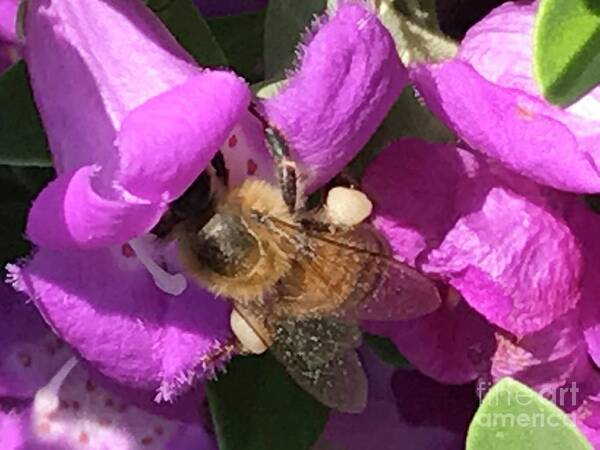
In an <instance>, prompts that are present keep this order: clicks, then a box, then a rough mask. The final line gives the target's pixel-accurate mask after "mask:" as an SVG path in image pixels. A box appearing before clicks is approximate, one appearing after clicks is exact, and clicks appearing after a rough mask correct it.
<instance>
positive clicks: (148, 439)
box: [142, 436, 154, 445]
mask: <svg viewBox="0 0 600 450" xmlns="http://www.w3.org/2000/svg"><path fill="white" fill-rule="evenodd" d="M152 441H154V439H152V437H150V436H144V437H143V438H142V445H150V444H152Z"/></svg>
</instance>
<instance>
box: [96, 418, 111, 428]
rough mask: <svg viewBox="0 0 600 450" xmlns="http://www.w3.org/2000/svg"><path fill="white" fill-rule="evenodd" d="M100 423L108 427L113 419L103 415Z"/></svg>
mask: <svg viewBox="0 0 600 450" xmlns="http://www.w3.org/2000/svg"><path fill="white" fill-rule="evenodd" d="M98 423H99V424H100V425H102V426H103V427H107V426H109V425H110V424H111V423H112V421H111V420H110V419H107V418H106V417H101V418H100V419H99V420H98Z"/></svg>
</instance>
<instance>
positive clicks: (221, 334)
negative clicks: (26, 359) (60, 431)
mask: <svg viewBox="0 0 600 450" xmlns="http://www.w3.org/2000/svg"><path fill="white" fill-rule="evenodd" d="M12 272H13V278H14V279H15V287H17V288H19V289H20V290H22V291H24V292H26V293H27V294H28V295H29V296H31V297H32V298H33V299H34V301H35V303H36V306H38V308H39V309H40V311H41V312H42V315H43V316H44V318H45V319H46V321H47V322H48V323H49V324H50V325H51V326H52V328H53V329H54V330H55V331H56V332H57V333H58V334H59V335H60V336H61V337H62V338H63V339H64V340H65V341H66V342H67V343H69V344H70V345H71V346H72V347H74V348H76V349H77V351H78V353H79V354H80V355H81V356H82V357H83V358H85V359H86V360H88V361H89V362H90V363H91V364H92V365H93V366H94V367H95V368H96V369H98V370H99V371H100V372H101V373H102V374H104V375H106V376H108V377H110V378H113V379H114V380H116V381H117V382H119V383H122V384H124V385H127V386H131V387H135V388H139V389H144V390H155V391H156V392H157V398H158V399H162V400H169V399H171V398H173V397H174V396H175V395H177V394H178V393H180V392H183V391H185V390H186V389H188V388H189V387H190V386H191V385H192V384H193V383H194V381H195V380H196V378H197V377H207V376H212V375H213V374H214V371H215V370H216V368H218V367H220V366H221V365H222V364H223V362H224V361H226V360H227V359H228V358H229V356H230V351H228V350H227V348H228V347H227V345H228V343H229V340H230V334H229V333H230V331H229V326H228V320H229V306H228V305H227V304H226V303H225V302H223V301H220V300H216V299H215V298H214V297H213V296H212V295H210V294H208V293H206V292H203V291H201V290H200V289H198V288H196V287H195V286H194V284H193V283H192V282H191V281H190V282H189V285H188V287H187V289H186V291H185V292H184V293H183V294H181V295H179V296H177V297H172V296H169V295H167V294H165V293H164V292H163V291H161V290H159V289H158V288H157V287H156V285H155V284H154V281H153V279H152V278H151V276H150V274H149V273H148V272H147V271H146V269H145V268H144V267H143V266H142V265H141V264H140V263H139V261H138V260H137V258H130V257H128V256H127V254H125V255H123V254H121V253H120V252H117V250H109V249H104V250H96V251H87V252H86V251H49V250H45V249H40V250H39V251H38V253H36V255H35V256H34V257H33V258H32V260H31V261H29V262H28V263H26V264H25V266H24V267H22V268H20V269H17V268H15V267H12ZM91 324H93V325H91Z"/></svg>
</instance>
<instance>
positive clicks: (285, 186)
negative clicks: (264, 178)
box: [249, 102, 299, 213]
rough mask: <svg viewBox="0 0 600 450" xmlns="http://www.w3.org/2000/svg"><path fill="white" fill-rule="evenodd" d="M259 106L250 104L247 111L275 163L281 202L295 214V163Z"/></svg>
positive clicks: (297, 195) (296, 195) (296, 185)
mask: <svg viewBox="0 0 600 450" xmlns="http://www.w3.org/2000/svg"><path fill="white" fill-rule="evenodd" d="M258 108H259V106H258V105H257V104H256V103H254V102H251V103H250V107H249V110H250V112H251V113H252V115H254V116H255V117H256V118H257V119H258V120H259V121H260V123H261V124H262V126H263V128H264V131H265V140H266V143H267V148H268V149H269V152H270V153H271V156H273V159H275V161H276V163H277V176H278V178H279V186H280V187H281V192H282V195H283V201H284V202H285V204H286V206H287V207H288V209H289V211H290V212H291V213H294V212H296V207H297V203H298V198H299V193H298V177H297V175H296V163H295V162H294V161H293V160H292V158H291V156H290V149H289V147H288V145H287V142H286V140H285V138H284V137H283V135H282V134H281V132H280V131H279V130H277V129H276V128H274V127H272V126H271V124H270V123H269V122H268V121H267V119H266V118H265V117H264V116H263V115H262V113H261V112H259V110H258Z"/></svg>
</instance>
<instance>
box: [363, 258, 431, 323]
mask: <svg viewBox="0 0 600 450" xmlns="http://www.w3.org/2000/svg"><path fill="white" fill-rule="evenodd" d="M386 264H387V268H386V270H385V271H383V272H382V274H383V276H382V279H381V280H380V282H379V285H378V286H377V287H376V288H375V289H374V291H373V292H372V293H371V294H370V295H365V300H364V301H362V302H360V303H359V304H358V306H357V310H356V312H357V315H358V317H359V318H360V319H363V320H411V319H416V318H418V317H421V316H424V315H427V314H429V313H432V312H433V311H435V310H436V309H437V308H438V307H439V306H440V304H441V302H442V300H441V298H440V294H439V291H438V289H437V287H436V286H435V283H434V282H433V281H432V280H430V279H429V278H427V277H426V276H425V275H423V274H421V273H420V272H419V271H417V270H415V269H413V268H412V267H410V266H408V265H407V264H404V263H401V262H400V261H397V260H395V259H389V260H388V261H387V263H386Z"/></svg>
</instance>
